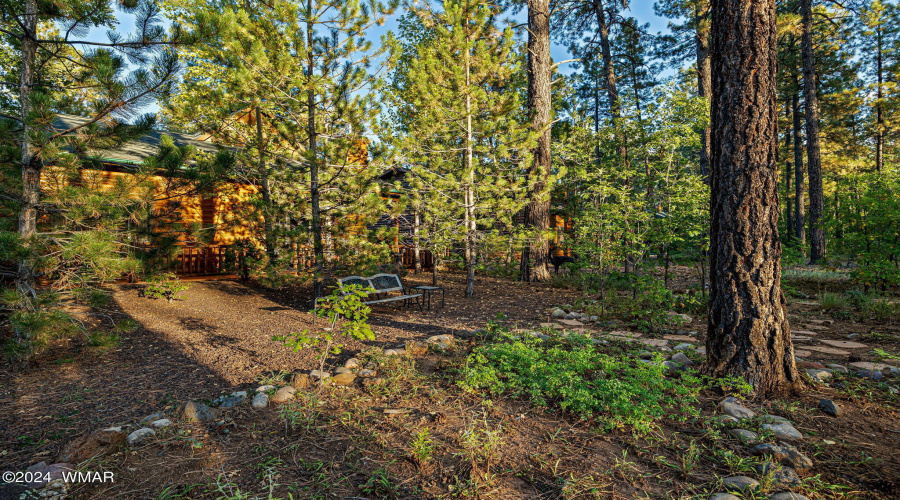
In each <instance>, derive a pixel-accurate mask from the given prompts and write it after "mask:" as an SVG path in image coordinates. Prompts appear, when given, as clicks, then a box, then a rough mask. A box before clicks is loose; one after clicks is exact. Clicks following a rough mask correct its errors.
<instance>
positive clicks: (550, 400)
mask: <svg viewBox="0 0 900 500" xmlns="http://www.w3.org/2000/svg"><path fill="white" fill-rule="evenodd" d="M499 338H501V341H500V342H497V343H492V344H487V345H482V346H479V347H477V348H475V350H474V351H473V352H472V354H471V355H470V356H469V358H468V360H467V362H466V366H465V367H464V369H463V374H462V375H463V376H462V379H461V380H460V381H459V385H460V386H461V387H462V388H463V389H464V390H466V391H469V392H473V393H477V392H479V391H481V390H487V391H489V392H490V393H491V394H495V395H499V394H505V395H509V396H517V397H518V396H523V397H528V398H530V399H531V400H532V401H533V402H534V403H535V404H536V405H538V406H546V407H558V408H561V409H562V410H564V411H567V412H570V413H573V414H575V415H577V416H579V417H581V418H583V419H595V420H597V421H598V422H600V423H601V424H602V426H603V427H605V428H606V429H611V428H621V427H628V426H630V427H632V428H634V429H635V430H636V431H638V432H647V431H650V430H651V429H652V428H653V427H654V425H655V424H654V421H655V420H658V419H660V418H662V417H663V416H664V415H670V414H674V413H676V412H683V411H688V412H694V411H695V410H694V409H693V407H692V406H691V405H692V404H693V403H694V402H696V395H697V392H698V391H699V389H700V379H698V378H696V377H693V376H691V375H688V374H685V375H684V376H683V377H682V378H681V379H680V380H675V379H672V378H667V377H665V376H663V372H664V370H665V368H664V367H663V366H661V364H659V363H654V364H645V363H641V362H639V361H636V360H634V359H630V358H626V357H615V356H611V355H609V354H606V353H603V352H599V351H598V349H597V346H596V345H595V344H594V343H593V340H592V339H590V338H589V337H584V336H580V335H571V336H569V337H567V338H566V339H561V340H560V341H558V342H543V341H541V340H539V339H534V338H531V337H530V336H526V337H525V338H517V337H510V336H508V335H504V334H501V335H500V337H499ZM657 361H661V359H658V360H657Z"/></svg>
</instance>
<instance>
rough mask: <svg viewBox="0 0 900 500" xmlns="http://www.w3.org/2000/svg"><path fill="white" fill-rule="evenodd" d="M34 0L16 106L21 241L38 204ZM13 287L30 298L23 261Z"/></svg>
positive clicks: (31, 277) (28, 8)
mask: <svg viewBox="0 0 900 500" xmlns="http://www.w3.org/2000/svg"><path fill="white" fill-rule="evenodd" d="M37 20H38V15H37V0H25V14H24V15H23V16H22V40H21V49H20V50H21V55H22V62H21V73H20V75H19V106H20V111H21V114H20V116H21V118H22V141H21V143H20V148H21V157H20V167H21V170H22V206H21V208H20V209H19V237H20V238H21V239H22V240H23V241H27V240H29V239H30V238H32V237H33V236H34V235H35V233H36V232H37V213H38V205H39V203H40V200H41V160H40V158H39V157H38V156H37V155H36V154H35V152H34V147H33V146H32V144H31V139H30V137H29V136H30V135H31V127H30V126H29V118H28V115H29V114H30V113H31V109H32V102H31V97H32V96H31V94H32V91H33V88H34V83H35V82H34V80H35V78H34V73H35V67H34V65H35V57H36V54H37V46H38V43H37ZM17 267H18V270H17V275H16V288H17V289H18V291H19V292H21V293H22V294H23V295H26V296H34V294H35V291H34V286H35V273H34V268H33V267H32V263H31V262H30V261H29V259H27V258H23V259H21V260H19V262H18V263H17Z"/></svg>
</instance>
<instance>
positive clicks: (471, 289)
mask: <svg viewBox="0 0 900 500" xmlns="http://www.w3.org/2000/svg"><path fill="white" fill-rule="evenodd" d="M466 41H467V42H468V41H469V35H468V34H466ZM464 60H465V62H464V66H465V71H466V97H465V101H466V140H465V145H464V146H465V155H466V156H465V162H466V172H467V174H466V185H465V190H466V192H465V205H466V206H465V214H464V220H463V224H465V227H466V255H465V260H466V298H467V299H471V298H473V297H475V258H476V257H477V256H478V254H477V253H476V249H475V230H476V229H477V226H476V223H475V158H474V152H473V148H474V146H473V141H472V96H471V94H470V93H469V92H471V87H470V85H471V80H470V76H471V66H470V64H471V61H470V54H469V51H468V49H467V50H466V51H465V56H464Z"/></svg>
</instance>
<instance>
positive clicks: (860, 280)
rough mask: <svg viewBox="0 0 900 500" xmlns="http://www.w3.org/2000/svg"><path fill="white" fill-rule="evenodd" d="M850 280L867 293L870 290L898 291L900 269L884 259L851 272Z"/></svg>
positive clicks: (871, 261) (872, 261) (873, 261)
mask: <svg viewBox="0 0 900 500" xmlns="http://www.w3.org/2000/svg"><path fill="white" fill-rule="evenodd" d="M850 278H851V279H852V280H853V283H855V284H856V285H857V286H861V287H862V288H863V290H865V291H866V292H868V291H869V288H877V289H879V290H881V291H882V292H885V291H887V290H896V289H898V288H900V267H898V266H897V265H896V264H895V263H893V262H888V261H886V260H883V259H878V260H870V261H868V262H867V263H865V264H863V265H861V266H859V267H857V268H856V269H854V270H853V271H851V272H850Z"/></svg>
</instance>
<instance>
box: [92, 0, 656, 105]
mask: <svg viewBox="0 0 900 500" xmlns="http://www.w3.org/2000/svg"><path fill="white" fill-rule="evenodd" d="M630 7H631V9H630V10H629V11H626V12H623V14H624V15H627V16H632V17H635V18H637V19H638V21H639V22H640V23H641V24H643V23H650V31H651V33H657V32H660V31H665V30H666V25H667V23H668V20H667V19H664V18H660V17H658V16H656V14H655V13H654V12H653V2H652V1H648V0H636V1H633V2H631V5H630ZM401 14H402V11H401V10H400V9H398V11H397V13H395V14H394V15H392V16H391V17H390V18H389V19H388V20H387V22H386V23H385V25H384V26H381V27H376V29H373V30H372V32H371V33H370V35H369V37H370V38H371V39H372V41H373V42H374V43H375V44H377V43H379V40H380V38H381V36H382V35H383V34H384V33H386V32H387V31H389V30H393V29H395V28H396V26H397V23H396V19H397V18H398V17H399V16H400V15H401ZM507 17H509V16H507ZM117 19H118V21H119V25H118V26H117V27H116V31H118V32H120V33H130V32H132V31H133V30H134V17H133V16H132V15H130V14H126V13H123V12H120V13H119V15H118V16H117ZM516 19H517V20H521V22H523V23H524V22H525V14H524V9H523V11H522V12H520V13H519V14H518V15H517V16H516ZM166 24H168V23H167V22H166ZM87 38H88V39H89V40H92V41H106V39H107V37H106V29H94V30H91V32H90V33H89V34H88V36H87ZM550 54H551V57H552V58H553V60H554V61H563V60H567V59H571V58H572V55H571V54H570V53H569V51H568V50H566V48H565V47H564V46H562V45H559V44H553V45H552V46H551V48H550ZM574 68H575V66H574V65H573V64H571V63H569V64H566V65H563V66H561V67H560V68H559V70H560V71H561V72H562V73H570V72H572V71H574ZM158 110H159V107H158V106H157V105H156V104H151V105H149V106H147V107H146V108H145V109H143V110H141V111H142V112H145V113H155V112H157V111H158Z"/></svg>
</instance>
